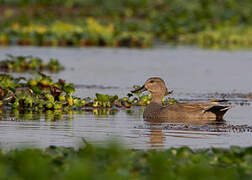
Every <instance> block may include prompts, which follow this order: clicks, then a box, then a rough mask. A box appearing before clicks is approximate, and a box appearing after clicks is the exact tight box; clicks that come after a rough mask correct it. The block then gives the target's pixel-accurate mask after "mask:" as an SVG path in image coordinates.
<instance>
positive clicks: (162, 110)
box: [132, 77, 231, 122]
mask: <svg viewBox="0 0 252 180" xmlns="http://www.w3.org/2000/svg"><path fill="white" fill-rule="evenodd" d="M145 90H147V91H149V92H150V93H151V95H152V100H151V103H150V104H149V105H148V106H147V107H146V109H145V111H144V115H143V116H144V119H147V120H148V119H166V120H171V121H176V122H180V121H185V120H193V119H194V120H195V121H196V120H222V119H223V115H224V114H225V113H226V112H227V110H228V109H230V108H231V106H222V105H220V104H219V102H190V103H178V104H172V105H168V106H162V99H163V97H164V96H165V95H167V94H169V93H170V92H168V90H167V88H166V86H165V82H164V81H163V80H162V79H161V78H158V77H153V78H149V79H148V80H147V81H146V82H145V84H144V85H143V86H142V87H141V88H139V89H136V90H134V91H132V92H133V93H134V92H139V91H145Z"/></svg>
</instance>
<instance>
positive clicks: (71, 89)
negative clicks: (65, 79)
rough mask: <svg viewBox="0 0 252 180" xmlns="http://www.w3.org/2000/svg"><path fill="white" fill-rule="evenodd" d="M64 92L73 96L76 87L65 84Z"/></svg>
mask: <svg viewBox="0 0 252 180" xmlns="http://www.w3.org/2000/svg"><path fill="white" fill-rule="evenodd" d="M63 91H65V92H66V93H67V94H69V95H71V94H72V93H74V92H75V88H74V85H73V84H72V83H70V84H65V85H64V87H63Z"/></svg>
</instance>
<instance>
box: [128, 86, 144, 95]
mask: <svg viewBox="0 0 252 180" xmlns="http://www.w3.org/2000/svg"><path fill="white" fill-rule="evenodd" d="M146 90H147V89H146V88H145V87H144V85H143V86H142V87H140V88H137V89H135V90H133V91H131V92H132V93H142V92H144V91H146Z"/></svg>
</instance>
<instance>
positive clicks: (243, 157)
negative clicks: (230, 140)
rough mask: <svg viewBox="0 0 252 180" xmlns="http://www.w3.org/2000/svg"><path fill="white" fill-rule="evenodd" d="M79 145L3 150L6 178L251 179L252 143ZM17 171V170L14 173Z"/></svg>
mask: <svg viewBox="0 0 252 180" xmlns="http://www.w3.org/2000/svg"><path fill="white" fill-rule="evenodd" d="M83 141H84V143H85V145H84V146H83V147H81V148H80V149H78V150H75V149H74V148H64V147H55V146H51V147H48V148H45V149H31V148H30V149H14V150H7V151H6V150H0V167H1V169H0V172H1V173H0V178H1V179H185V180H193V179H196V180H198V179H224V180H230V179H231V180H235V179H244V180H245V179H251V178H252V162H251V156H252V148H251V147H247V148H240V147H230V148H228V149H219V148H212V149H200V150H192V149H190V148H188V147H181V148H169V149H167V150H130V149H125V148H122V147H121V146H120V145H118V144H115V143H110V144H108V145H105V146H104V147H98V146H93V145H91V144H89V143H88V142H86V140H83ZM10 172H11V173H10Z"/></svg>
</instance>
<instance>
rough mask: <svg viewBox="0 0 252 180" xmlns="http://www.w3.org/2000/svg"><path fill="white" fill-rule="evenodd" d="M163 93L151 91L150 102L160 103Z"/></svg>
mask: <svg viewBox="0 0 252 180" xmlns="http://www.w3.org/2000/svg"><path fill="white" fill-rule="evenodd" d="M163 97H164V95H163V94H159V93H152V94H151V102H153V103H156V104H159V105H162V99H163Z"/></svg>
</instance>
